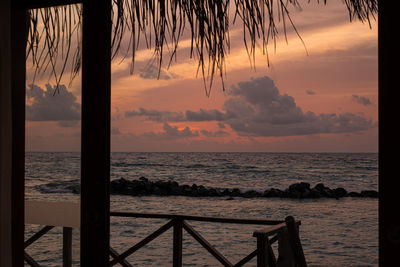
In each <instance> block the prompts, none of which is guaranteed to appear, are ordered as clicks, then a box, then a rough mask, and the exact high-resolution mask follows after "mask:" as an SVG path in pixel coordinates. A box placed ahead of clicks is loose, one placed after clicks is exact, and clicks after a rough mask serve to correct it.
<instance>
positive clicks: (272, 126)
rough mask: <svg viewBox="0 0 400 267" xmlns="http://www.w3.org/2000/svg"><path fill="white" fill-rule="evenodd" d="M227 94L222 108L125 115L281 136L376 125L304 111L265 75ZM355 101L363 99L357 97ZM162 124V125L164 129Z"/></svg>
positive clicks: (351, 116)
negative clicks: (200, 123)
mask: <svg viewBox="0 0 400 267" xmlns="http://www.w3.org/2000/svg"><path fill="white" fill-rule="evenodd" d="M229 94H230V97H229V98H228V99H227V100H226V101H225V103H224V105H223V107H222V110H216V109H212V110H204V109H200V110H198V111H192V110H186V111H185V112H171V111H157V110H147V109H144V108H141V109H139V110H133V111H128V112H126V113H125V117H133V116H143V117H145V120H150V121H154V122H160V123H161V122H162V123H167V122H208V121H209V122H211V121H215V122H218V126H219V127H220V128H223V127H225V125H229V126H230V128H231V129H232V130H233V131H235V132H236V133H237V134H238V135H240V136H251V137H283V136H300V135H312V134H326V133H354V132H359V131H363V130H367V129H370V128H373V127H376V126H377V124H376V123H374V122H373V121H372V120H370V119H367V118H365V117H362V116H360V115H357V114H354V113H344V114H336V113H329V114H315V113H313V112H311V111H307V112H304V111H303V110H302V109H301V108H300V107H299V106H297V104H296V102H295V99H294V98H293V97H292V96H289V95H287V94H281V93H280V92H279V90H278V88H277V87H276V86H275V84H274V82H273V81H272V80H271V79H270V78H269V77H267V76H264V77H260V78H254V79H251V80H249V81H245V82H239V83H238V84H237V85H235V86H232V88H231V90H230V92H229ZM357 99H358V100H359V101H365V100H363V99H362V98H360V97H359V98H357ZM165 125H168V124H164V129H165ZM201 133H202V134H203V135H205V136H225V135H226V132H223V131H220V133H217V132H215V133H208V132H207V131H205V132H203V131H201Z"/></svg>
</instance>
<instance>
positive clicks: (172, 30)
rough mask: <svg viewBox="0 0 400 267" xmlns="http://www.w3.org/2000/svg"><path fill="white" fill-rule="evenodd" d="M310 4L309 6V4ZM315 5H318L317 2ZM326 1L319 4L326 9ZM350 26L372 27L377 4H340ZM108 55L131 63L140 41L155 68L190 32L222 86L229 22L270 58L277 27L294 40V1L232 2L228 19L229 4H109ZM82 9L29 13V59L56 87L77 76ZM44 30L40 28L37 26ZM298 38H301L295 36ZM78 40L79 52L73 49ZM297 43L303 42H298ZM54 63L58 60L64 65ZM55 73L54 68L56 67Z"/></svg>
mask: <svg viewBox="0 0 400 267" xmlns="http://www.w3.org/2000/svg"><path fill="white" fill-rule="evenodd" d="M308 1H310V0H308ZM317 1H318V2H319V0H317ZM326 1H327V0H323V2H324V4H326ZM342 1H343V3H344V4H345V5H346V6H347V9H348V13H349V17H350V19H351V20H354V19H357V20H361V21H367V22H370V20H371V19H375V16H376V13H377V10H378V3H377V2H378V1H377V0H342ZM112 3H113V12H114V14H113V16H112V17H113V22H112V23H113V25H112V27H113V34H112V51H113V52H112V55H113V57H115V56H116V55H117V54H118V53H120V52H123V53H126V55H127V54H129V55H130V57H131V61H132V68H131V71H132V70H133V63H134V61H135V51H136V50H137V48H138V43H139V40H140V39H141V40H142V41H143V40H144V42H146V45H147V47H148V48H150V49H153V50H154V53H155V56H156V58H157V59H158V65H159V67H161V64H162V63H163V62H164V61H165V59H164V55H165V54H166V52H165V51H166V49H167V47H168V49H167V50H169V51H168V53H169V58H167V61H166V62H167V63H168V64H170V63H171V60H172V59H173V58H174V57H175V55H176V53H175V52H176V49H177V47H178V43H179V40H180V38H181V37H182V35H183V33H184V31H185V30H186V31H188V32H190V37H191V50H190V51H191V53H190V56H191V57H195V58H196V59H197V60H198V70H199V72H200V73H201V74H202V75H203V77H205V76H210V78H211V82H210V84H209V85H210V87H211V84H212V78H213V77H214V75H215V74H216V73H217V74H218V75H219V76H220V77H221V80H222V81H223V73H224V59H225V56H226V54H227V53H228V52H229V47H230V40H229V27H230V26H231V25H230V19H232V18H233V22H235V21H237V20H241V22H242V25H243V42H244V44H245V47H246V49H247V52H248V54H249V57H250V59H251V58H252V57H253V56H254V53H255V47H256V42H257V41H261V44H262V48H263V52H264V53H266V54H267V55H268V51H267V45H268V44H269V43H270V42H275V41H276V37H277V34H278V30H277V25H278V24H279V23H281V24H283V28H284V29H285V31H284V34H286V28H287V27H292V28H293V29H294V30H295V32H296V33H297V34H298V32H297V30H296V27H295V24H294V23H293V21H292V19H291V17H290V14H289V11H288V7H289V6H290V5H291V6H299V5H300V4H299V2H298V0H286V1H284V0H234V2H233V5H234V8H233V11H234V14H230V9H231V8H230V4H231V2H230V0H113V1H112ZM81 12H82V10H81V6H80V5H69V6H62V7H52V8H43V9H36V10H30V11H29V17H30V23H29V35H28V47H27V54H28V57H27V58H28V59H30V60H31V61H32V64H33V66H34V68H35V70H36V73H40V72H45V71H46V70H47V71H48V72H49V73H51V75H53V76H54V78H55V80H56V83H59V82H60V81H61V77H62V75H63V73H64V72H65V70H66V68H67V67H68V68H71V79H73V78H74V77H75V76H76V75H77V73H78V72H79V70H80V66H81V63H80V52H81V51H80V43H81V42H80V40H81V38H80V30H81ZM41 24H42V25H43V27H39V25H41ZM124 36H129V38H130V42H129V50H128V51H121V42H122V40H123V37H124ZM298 36H299V37H300V35H299V34H298ZM74 38H75V39H76V43H77V47H76V48H74V49H72V48H71V43H72V41H71V40H73V39H74ZM300 38H301V37H300ZM57 60H58V61H59V60H61V62H62V64H60V62H58V64H57ZM60 65H61V68H60V67H56V66H60Z"/></svg>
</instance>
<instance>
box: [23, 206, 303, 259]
mask: <svg viewBox="0 0 400 267" xmlns="http://www.w3.org/2000/svg"><path fill="white" fill-rule="evenodd" d="M110 216H114V217H131V218H148V219H166V220H167V222H166V223H165V224H164V225H162V226H161V227H160V228H158V229H157V230H155V231H154V232H153V233H151V234H150V235H148V236H147V237H145V238H144V239H142V240H141V241H139V242H138V243H136V244H135V245H133V246H132V247H130V248H128V249H126V250H125V251H124V252H122V253H118V252H117V251H116V250H114V249H113V248H111V247H110V256H111V261H110V266H114V265H117V264H120V265H121V266H123V267H131V266H132V265H131V264H130V263H129V262H128V261H127V257H129V256H130V255H132V254H133V253H135V252H137V251H138V250H139V249H140V248H142V247H144V246H145V245H146V244H148V243H150V242H151V241H152V240H154V239H156V238H157V237H158V236H160V235H162V234H163V233H164V232H166V231H167V230H169V229H170V228H173V236H172V239H173V240H172V243H173V253H172V262H173V267H181V266H182V249H183V246H182V237H183V230H185V231H186V232H187V233H188V234H189V235H190V236H192V237H193V238H194V239H195V240H196V241H197V242H198V243H199V244H200V245H202V246H203V247H204V248H205V249H206V250H207V251H208V252H209V253H210V254H211V255H212V256H213V257H214V258H215V259H217V260H218V261H219V262H220V263H221V264H222V266H229V267H233V266H235V267H238V266H243V265H245V264H246V263H248V262H249V261H250V260H252V259H253V258H255V257H256V258H257V267H275V266H277V267H286V266H293V267H306V266H307V264H306V260H305V257H304V253H303V249H302V246H301V242H300V237H299V226H300V224H301V222H300V221H295V220H294V218H293V217H291V216H288V217H287V218H286V219H285V221H278V220H262V219H235V218H219V217H204V216H190V215H176V214H151V213H133V212H111V213H110ZM75 221H76V218H75ZM189 221H201V222H210V223H229V224H252V225H264V226H267V227H265V228H263V229H261V230H257V231H255V232H254V233H253V237H255V238H256V239H257V247H256V248H255V249H254V251H253V252H251V253H250V254H249V255H247V256H245V257H244V258H243V259H241V260H240V261H238V262H237V263H235V264H234V263H232V262H231V261H229V260H228V259H227V258H226V257H225V256H224V255H222V254H221V253H220V252H219V251H218V250H217V249H216V248H215V247H214V246H212V245H211V244H210V243H209V242H208V241H207V240H206V239H205V238H204V237H203V236H202V235H200V233H199V232H197V231H196V230H195V229H194V228H193V227H192V226H191V225H190V224H189ZM36 223H37V222H36ZM54 224H55V223H53V225H46V226H45V227H43V228H42V229H41V230H40V231H39V232H37V233H36V234H34V235H33V236H32V237H30V238H29V239H27V240H26V241H25V248H26V247H28V246H29V245H31V244H33V243H34V242H35V241H36V240H38V239H39V238H40V237H42V236H43V235H44V234H46V233H47V232H48V231H50V230H51V229H53V228H54V227H55V226H60V225H59V224H55V225H54ZM74 226H76V225H74ZM62 227H63V267H70V266H71V265H72V260H71V259H72V253H71V252H72V227H71V225H68V226H65V225H63V226H62ZM277 241H278V257H276V256H275V253H274V251H273V249H272V247H271V244H273V243H275V242H277ZM24 259H25V262H26V263H28V264H29V265H30V266H33V267H39V266H40V265H39V264H38V263H37V262H36V261H35V260H34V259H33V258H32V257H31V256H30V255H28V254H27V253H26V252H25V254H24Z"/></svg>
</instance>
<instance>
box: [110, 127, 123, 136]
mask: <svg viewBox="0 0 400 267" xmlns="http://www.w3.org/2000/svg"><path fill="white" fill-rule="evenodd" d="M111 134H113V135H117V134H121V132H120V131H119V129H118V128H117V127H112V128H111Z"/></svg>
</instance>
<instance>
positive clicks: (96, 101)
mask: <svg viewBox="0 0 400 267" xmlns="http://www.w3.org/2000/svg"><path fill="white" fill-rule="evenodd" d="M82 15H83V18H82V20H83V22H82V23H83V25H82V139H81V266H82V267H88V266H90V267H91V266H96V267H105V266H109V262H108V261H109V250H110V245H109V238H110V237H109V233H110V229H109V227H110V226H109V224H110V196H109V183H110V105H111V103H110V98H111V90H110V87H111V62H110V61H111V1H110V0H84V1H83V13H82Z"/></svg>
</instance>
